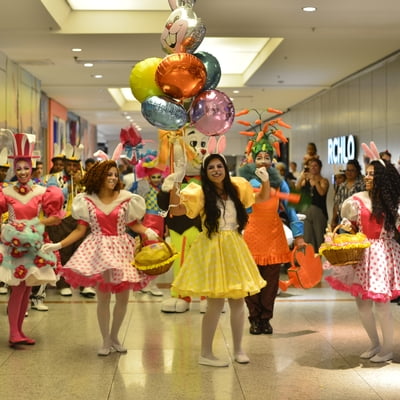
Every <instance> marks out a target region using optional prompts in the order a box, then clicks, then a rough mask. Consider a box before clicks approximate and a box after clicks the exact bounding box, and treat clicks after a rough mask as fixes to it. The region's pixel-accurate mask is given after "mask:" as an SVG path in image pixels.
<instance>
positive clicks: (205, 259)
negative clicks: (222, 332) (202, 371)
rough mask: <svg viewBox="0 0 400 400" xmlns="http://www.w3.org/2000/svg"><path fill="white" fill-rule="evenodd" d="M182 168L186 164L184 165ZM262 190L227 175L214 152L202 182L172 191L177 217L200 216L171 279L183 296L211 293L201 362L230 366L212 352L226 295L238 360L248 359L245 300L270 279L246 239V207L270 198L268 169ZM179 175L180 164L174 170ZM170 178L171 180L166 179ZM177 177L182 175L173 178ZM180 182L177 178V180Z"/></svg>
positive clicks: (206, 162) (259, 172)
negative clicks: (194, 234)
mask: <svg viewBox="0 0 400 400" xmlns="http://www.w3.org/2000/svg"><path fill="white" fill-rule="evenodd" d="M181 168H184V166H181ZM256 173H257V175H258V176H259V177H260V179H261V181H262V185H261V190H260V192H258V193H257V194H254V193H253V190H252V188H251V185H250V184H249V183H248V182H247V181H246V180H245V179H243V178H239V177H233V178H231V177H230V175H229V170H228V167H227V164H226V161H225V158H224V157H223V156H222V155H221V154H210V155H208V156H206V157H205V158H204V161H203V166H202V168H201V182H202V184H201V186H200V185H197V184H195V183H191V184H189V185H188V186H187V187H186V188H185V189H183V190H182V191H181V192H180V193H179V191H178V188H179V186H177V190H172V191H171V204H172V205H175V206H173V207H172V208H171V213H172V214H173V215H183V214H186V215H187V216H188V217H189V218H195V217H196V216H198V215H200V216H201V219H202V228H203V230H202V232H201V233H200V234H199V236H198V237H197V239H196V240H195V241H194V242H193V244H192V246H191V248H190V251H189V253H188V254H187V258H186V260H185V261H184V263H183V266H182V268H181V270H180V272H179V274H178V275H177V277H176V278H175V280H174V281H173V283H172V286H173V288H174V289H175V290H176V291H177V292H178V293H179V295H181V296H207V302H208V305H207V311H206V313H205V314H204V317H203V322H202V340H201V355H200V358H199V364H202V365H209V366H214V367H226V366H228V365H229V363H228V362H227V361H225V360H220V359H218V358H216V357H215V356H214V353H213V350H212V343H213V339H214V335H215V331H216V329H217V325H218V321H219V317H220V314H221V311H222V308H223V306H224V302H225V298H228V302H229V307H230V310H231V313H230V315H231V317H230V321H231V329H232V337H233V350H234V358H235V361H236V362H238V363H248V362H249V361H250V360H249V358H248V356H247V355H246V353H245V352H244V351H243V349H242V345H241V342H242V336H243V327H244V319H245V306H244V298H245V297H246V296H248V295H252V294H255V293H258V292H259V291H260V290H261V288H262V287H264V286H265V284H266V282H265V281H264V279H262V277H261V276H260V273H259V272H258V269H257V266H256V264H255V262H254V260H253V257H252V255H251V253H250V251H249V249H248V247H247V245H246V243H245V241H244V240H243V237H242V231H243V229H244V227H245V225H246V223H247V221H248V215H247V212H246V208H248V207H250V206H251V205H252V204H254V203H255V202H259V201H265V200H267V199H268V198H269V194H270V186H269V178H268V173H267V171H266V170H265V168H260V169H258V170H257V172H256ZM173 175H175V177H178V176H179V175H181V174H180V171H179V168H177V169H176V172H175V173H174V174H173ZM167 179H168V178H167ZM175 180H176V181H179V179H175ZM177 183H178V182H177Z"/></svg>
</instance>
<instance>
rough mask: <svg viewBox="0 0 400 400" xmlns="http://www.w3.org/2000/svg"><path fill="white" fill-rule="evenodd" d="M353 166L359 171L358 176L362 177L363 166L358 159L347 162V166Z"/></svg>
mask: <svg viewBox="0 0 400 400" xmlns="http://www.w3.org/2000/svg"><path fill="white" fill-rule="evenodd" d="M349 165H352V166H353V167H354V168H355V169H356V170H357V176H361V165H360V163H359V162H358V160H357V159H356V158H354V159H352V160H348V161H347V166H349Z"/></svg>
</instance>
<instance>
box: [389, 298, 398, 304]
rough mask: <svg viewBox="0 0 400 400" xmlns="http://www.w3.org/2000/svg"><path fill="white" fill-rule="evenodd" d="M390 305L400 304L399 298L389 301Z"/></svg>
mask: <svg viewBox="0 0 400 400" xmlns="http://www.w3.org/2000/svg"><path fill="white" fill-rule="evenodd" d="M390 302H391V303H397V304H399V303H400V297H396V298H395V299H392V300H390Z"/></svg>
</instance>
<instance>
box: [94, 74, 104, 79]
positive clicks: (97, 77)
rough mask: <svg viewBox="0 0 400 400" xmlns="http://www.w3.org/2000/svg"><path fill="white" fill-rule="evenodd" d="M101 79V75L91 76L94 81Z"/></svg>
mask: <svg viewBox="0 0 400 400" xmlns="http://www.w3.org/2000/svg"><path fill="white" fill-rule="evenodd" d="M102 77H103V75H100V74H96V75H92V78H94V79H101V78H102Z"/></svg>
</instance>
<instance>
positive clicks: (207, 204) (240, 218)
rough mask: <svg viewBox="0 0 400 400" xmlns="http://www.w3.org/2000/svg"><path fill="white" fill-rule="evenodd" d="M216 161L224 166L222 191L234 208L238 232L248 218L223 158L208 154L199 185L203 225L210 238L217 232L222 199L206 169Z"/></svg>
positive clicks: (218, 155) (201, 171)
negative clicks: (201, 196) (202, 201)
mask: <svg viewBox="0 0 400 400" xmlns="http://www.w3.org/2000/svg"><path fill="white" fill-rule="evenodd" d="M215 159H218V160H219V161H221V163H222V164H223V166H224V169H225V178H224V180H223V182H222V183H223V189H224V192H225V194H226V195H227V196H228V197H229V198H230V199H231V200H232V201H233V203H234V205H235V208H236V220H237V223H238V228H237V230H238V232H242V230H243V229H244V227H245V226H246V224H247V221H248V219H249V216H248V215H247V212H246V209H245V208H244V206H243V204H242V202H241V201H240V199H239V194H238V191H237V189H236V187H235V185H234V184H233V183H232V181H231V178H230V175H229V169H228V166H227V165H226V161H225V158H224V157H223V156H221V155H220V154H210V155H208V156H207V157H206V158H205V159H204V161H203V165H202V167H201V170H200V176H201V185H202V188H203V193H204V213H205V221H204V225H205V227H206V229H207V236H208V237H209V238H211V235H212V234H213V233H216V232H218V228H219V224H218V220H219V218H220V217H221V210H220V208H219V207H218V204H220V202H221V200H222V198H221V197H220V196H219V194H218V192H217V188H216V186H215V185H214V184H213V183H212V182H211V181H210V180H209V179H208V176H207V167H208V165H209V164H210V162H211V161H212V160H215Z"/></svg>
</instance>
